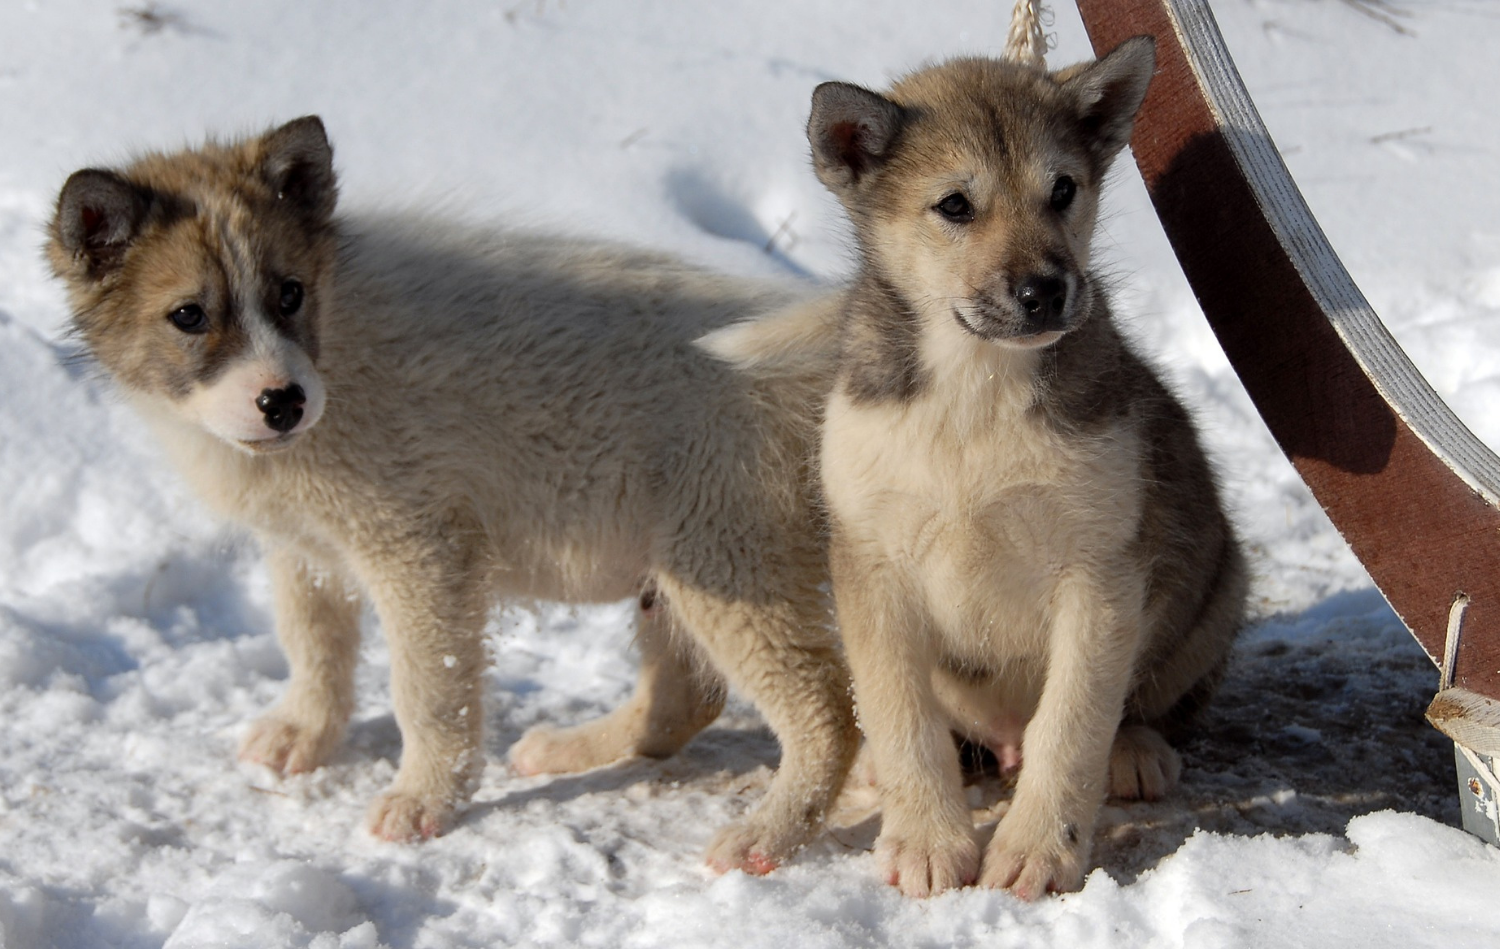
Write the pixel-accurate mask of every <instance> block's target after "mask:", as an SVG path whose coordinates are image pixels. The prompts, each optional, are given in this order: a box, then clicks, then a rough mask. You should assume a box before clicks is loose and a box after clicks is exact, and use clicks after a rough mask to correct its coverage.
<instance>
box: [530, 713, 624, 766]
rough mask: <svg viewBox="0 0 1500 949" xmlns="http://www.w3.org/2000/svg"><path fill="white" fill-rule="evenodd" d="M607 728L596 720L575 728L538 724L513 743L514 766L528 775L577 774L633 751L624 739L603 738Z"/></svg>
mask: <svg viewBox="0 0 1500 949" xmlns="http://www.w3.org/2000/svg"><path fill="white" fill-rule="evenodd" d="M591 726H593V727H591ZM604 731H605V730H604V729H603V728H601V727H599V725H598V723H592V722H591V723H588V724H585V725H580V726H577V727H574V728H554V727H552V726H550V725H536V726H534V727H532V728H530V729H528V730H527V732H526V734H524V735H522V736H521V738H520V740H519V741H517V742H516V743H515V744H514V745H511V747H510V766H511V767H512V768H515V769H516V772H517V773H518V774H522V775H525V776H527V777H530V776H532V775H537V774H573V773H576V772H579V771H588V770H590V769H592V768H598V767H602V766H604V765H607V764H611V763H612V762H615V761H618V760H620V759H621V758H623V757H629V756H630V755H631V753H632V749H630V748H628V747H620V745H621V744H622V743H619V742H614V743H611V742H608V741H602V740H601V739H605V738H608V737H609V736H608V735H607V734H601V732H604Z"/></svg>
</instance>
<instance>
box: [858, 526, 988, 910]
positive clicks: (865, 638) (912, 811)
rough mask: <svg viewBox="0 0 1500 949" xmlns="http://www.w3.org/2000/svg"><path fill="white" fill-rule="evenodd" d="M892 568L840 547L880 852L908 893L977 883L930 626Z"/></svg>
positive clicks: (888, 872) (890, 875) (884, 867)
mask: <svg viewBox="0 0 1500 949" xmlns="http://www.w3.org/2000/svg"><path fill="white" fill-rule="evenodd" d="M890 574H891V571H889V570H880V569H872V568H871V566H870V565H869V564H865V563H860V562H857V558H854V557H851V556H849V555H848V554H847V553H844V552H841V551H840V550H839V549H838V548H837V547H836V548H835V551H834V555H833V582H834V596H835V598H836V600H837V603H838V615H839V626H840V628H841V629H842V630H843V635H844V649H845V652H846V654H847V655H848V658H849V665H850V669H851V670H852V672H853V674H854V699H855V704H856V705H857V706H858V709H859V723H860V727H861V728H862V729H864V733H865V740H866V741H867V742H868V743H869V746H870V750H871V753H872V754H873V756H874V761H875V771H876V774H877V776H878V783H879V786H880V799H881V810H882V815H881V829H880V838H879V840H877V841H876V844H875V853H876V858H877V859H878V860H879V862H880V867H881V872H882V873H884V874H885V877H886V880H887V881H888V882H890V883H892V884H894V885H896V886H899V887H900V888H901V892H903V893H905V894H906V895H908V896H930V895H936V894H938V893H941V892H942V891H943V890H946V889H950V888H952V887H955V886H962V885H964V884H967V883H972V882H973V881H974V878H975V876H976V875H977V872H978V869H979V847H978V845H977V844H976V843H975V841H974V825H973V820H972V819H971V818H970V816H969V809H968V807H967V805H966V803H965V801H964V797H963V778H962V775H961V773H960V771H959V763H958V752H957V750H956V749H955V748H954V745H953V739H952V737H951V736H950V735H949V733H948V721H947V717H946V716H945V715H944V714H943V712H942V710H941V708H940V707H939V705H938V702H937V699H936V696H935V695H934V694H933V690H932V668H933V665H934V663H935V659H936V657H935V655H934V654H933V653H934V648H933V644H932V643H931V641H930V639H929V636H930V634H929V633H928V632H927V630H926V629H925V628H924V624H923V623H922V622H921V621H920V619H919V617H917V616H915V615H913V608H912V607H911V605H910V604H912V603H915V602H916V598H915V597H913V596H902V595H901V594H902V591H901V589H900V583H899V580H898V579H897V578H895V577H893V576H891V575H890Z"/></svg>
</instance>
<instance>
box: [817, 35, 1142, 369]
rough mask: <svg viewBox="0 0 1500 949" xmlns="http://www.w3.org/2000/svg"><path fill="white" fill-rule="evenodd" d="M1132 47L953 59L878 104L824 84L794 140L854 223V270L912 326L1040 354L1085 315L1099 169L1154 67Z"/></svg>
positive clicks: (1137, 41)
mask: <svg viewBox="0 0 1500 949" xmlns="http://www.w3.org/2000/svg"><path fill="white" fill-rule="evenodd" d="M1155 58H1156V57H1155V43H1154V41H1153V40H1152V39H1151V38H1150V37H1136V38H1134V39H1131V40H1127V41H1126V42H1124V43H1122V44H1121V45H1120V46H1119V47H1118V48H1116V49H1115V50H1114V51H1113V52H1111V53H1110V54H1109V55H1108V56H1106V57H1105V58H1103V59H1101V60H1099V61H1098V62H1094V63H1088V64H1084V65H1079V66H1074V67H1070V68H1067V69H1064V70H1061V71H1058V72H1054V73H1047V72H1043V71H1041V70H1039V69H1034V68H1031V67H1029V66H1022V65H1018V64H1016V63H1012V62H1006V61H1001V60H991V59H956V60H952V61H950V62H947V63H943V64H941V65H938V66H934V67H930V68H927V69H923V70H920V71H918V72H916V73H913V74H912V75H910V76H907V77H905V78H904V79H902V80H900V81H899V82H897V83H896V84H895V86H894V87H893V88H892V89H891V91H890V93H889V94H888V95H880V94H878V93H875V92H871V91H869V90H868V89H864V88H861V87H859V86H854V85H850V84H847V83H839V82H829V83H824V84H822V85H820V86H819V87H818V88H817V89H816V90H815V91H814V93H813V103H812V115H811V118H810V119H809V121H808V138H809V139H810V141H811V143H812V151H813V163H814V167H815V168H816V170H817V174H818V177H819V179H820V180H822V182H823V183H824V184H825V185H827V186H828V188H829V189H830V190H831V191H833V193H834V194H835V195H837V196H838V198H839V200H840V201H841V202H842V203H843V204H844V207H845V208H846V209H847V210H848V212H849V216H850V218H851V219H852V220H853V222H854V225H855V228H856V232H857V237H858V240H859V244H860V249H861V252H862V254H863V255H864V258H865V263H866V271H867V273H875V274H880V275H882V277H883V278H884V279H885V280H887V281H889V282H890V284H891V288H890V289H891V290H892V291H893V292H894V293H895V294H896V295H897V296H898V297H900V298H901V302H902V303H903V304H904V306H905V308H906V309H908V310H910V311H911V312H912V313H913V314H914V315H918V316H926V317H939V318H943V319H957V321H958V322H959V324H960V325H962V326H963V327H964V328H965V329H966V330H968V331H969V332H971V333H974V334H975V335H978V336H980V337H983V338H986V339H991V340H995V341H997V342H1002V343H1005V344H1007V345H1012V346H1023V347H1030V346H1041V345H1047V344H1049V343H1051V342H1053V341H1055V340H1056V339H1057V338H1058V337H1059V336H1061V335H1062V334H1063V333H1065V332H1067V331H1069V330H1071V329H1075V328H1076V327H1077V326H1078V325H1080V324H1081V323H1082V322H1083V320H1085V319H1086V318H1087V316H1088V314H1089V311H1090V307H1091V300H1090V294H1091V290H1090V287H1089V283H1088V281H1087V280H1086V279H1085V277H1086V274H1087V271H1088V264H1089V245H1090V240H1091V238H1092V235H1093V232H1094V224H1095V219H1096V214H1097V208H1098V203H1097V202H1098V196H1099V191H1100V188H1101V186H1102V184H1103V181H1104V175H1105V172H1106V171H1107V170H1108V168H1109V164H1110V162H1111V161H1112V160H1113V159H1114V157H1115V155H1116V154H1117V153H1118V152H1119V151H1120V149H1121V148H1122V147H1123V146H1124V145H1125V143H1126V142H1127V141H1128V140H1129V137H1130V130H1131V125H1132V122H1133V119H1134V115H1135V112H1136V110H1137V109H1138V108H1139V107H1140V104H1141V101H1142V99H1143V98H1144V97H1145V94H1146V86H1147V84H1148V83H1149V82H1150V79H1151V73H1152V71H1153V69H1154V68H1155Z"/></svg>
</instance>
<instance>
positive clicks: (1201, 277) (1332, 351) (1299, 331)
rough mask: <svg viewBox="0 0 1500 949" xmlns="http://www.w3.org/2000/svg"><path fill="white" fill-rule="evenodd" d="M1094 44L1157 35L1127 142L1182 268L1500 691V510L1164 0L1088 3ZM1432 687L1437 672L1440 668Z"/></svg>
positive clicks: (1284, 437) (1469, 659)
mask: <svg viewBox="0 0 1500 949" xmlns="http://www.w3.org/2000/svg"><path fill="white" fill-rule="evenodd" d="M1078 8H1079V11H1080V12H1081V13H1082V15H1083V20H1084V23H1085V25H1086V26H1087V28H1088V31H1089V36H1090V39H1091V40H1092V42H1093V45H1094V49H1095V50H1096V51H1097V52H1098V53H1099V54H1100V55H1102V54H1103V53H1105V52H1108V51H1109V50H1111V49H1113V48H1114V47H1115V46H1116V45H1117V44H1118V43H1120V42H1121V41H1122V40H1125V39H1127V38H1129V37H1131V36H1136V35H1140V34H1151V35H1153V36H1155V37H1156V41H1157V48H1156V52H1157V62H1158V72H1157V75H1156V77H1155V79H1154V80H1153V82H1152V85H1151V90H1150V92H1149V93H1148V95H1147V97H1146V102H1145V105H1144V106H1143V107H1142V108H1141V112H1140V114H1139V116H1138V118H1137V120H1136V128H1135V135H1134V137H1133V138H1132V139H1131V148H1132V150H1133V151H1134V153H1135V159H1136V164H1137V165H1138V166H1139V167H1140V170H1141V174H1142V176H1143V177H1144V178H1145V181H1146V187H1147V189H1148V190H1149V192H1150V194H1151V200H1152V202H1153V203H1154V205H1155V207H1156V213H1157V215H1158V217H1160V219H1161V222H1162V226H1163V227H1164V228H1165V229H1166V232H1167V236H1168V238H1169V239H1170V240H1171V242H1172V246H1173V248H1174V249H1175V250H1176V253H1177V258H1178V260H1179V262H1180V263H1181V264H1182V269H1183V272H1184V273H1185V274H1186V275H1187V278H1188V282H1189V283H1190V284H1191V285H1192V288H1193V292H1194V293H1195V294H1196V295H1197V297H1198V301H1199V303H1200V304H1201V305H1202V308H1203V312H1204V314H1205V315H1206V316H1207V318H1208V321H1209V323H1210V325H1211V326H1212V327H1213V330H1214V333H1215V334H1216V335H1217V336H1218V338H1219V342H1220V343H1221V345H1223V347H1224V351H1225V353H1226V355H1227V356H1228V357H1229V361H1230V362H1231V364H1233V366H1234V368H1235V371H1236V372H1237V373H1238V374H1239V377H1240V380H1241V382H1242V383H1243V384H1244V386H1245V388H1246V389H1247V390H1248V391H1249V393H1250V396H1251V398H1252V399H1253V400H1254V402H1255V405H1256V408H1257V409H1258V410H1259V412H1260V414H1261V416H1262V418H1264V420H1265V422H1266V425H1267V426H1268V427H1269V428H1270V429H1271V432H1272V434H1273V435H1275V437H1276V440H1277V442H1278V443H1279V444H1280V445H1281V448H1282V450H1283V451H1284V452H1286V455H1287V457H1288V458H1290V459H1291V461H1292V463H1293V464H1294V465H1295V466H1296V468H1297V471H1298V473H1299V474H1301V476H1302V479H1303V480H1304V481H1306V482H1307V484H1308V487H1310V488H1311V489H1312V492H1313V494H1314V496H1315V497H1316V498H1317V500H1318V503H1319V504H1321V505H1322V506H1323V508H1324V509H1325V510H1326V511H1327V512H1328V516H1329V518H1330V519H1331V520H1332V521H1333V523H1334V526H1335V527H1337V528H1338V530H1339V533H1341V534H1342V535H1343V537H1344V539H1345V540H1346V541H1347V542H1348V543H1349V546H1350V547H1351V548H1353V550H1354V553H1355V555H1356V556H1357V557H1358V558H1359V560H1360V562H1361V563H1362V564H1364V566H1365V569H1366V570H1368V571H1369V573H1370V576H1371V578H1373V579H1374V581H1375V583H1376V585H1377V586H1379V588H1380V590H1381V592H1382V593H1383V594H1384V595H1385V597H1386V599H1387V600H1388V601H1389V602H1390V604H1391V606H1392V607H1393V608H1394V609H1395V610H1396V612H1397V614H1398V615H1399V616H1400V617H1401V620H1402V621H1403V622H1404V623H1405V624H1406V626H1407V628H1408V629H1410V630H1411V632H1412V634H1413V635H1414V636H1415V637H1416V638H1417V640H1418V641H1419V642H1420V643H1421V644H1422V646H1423V647H1424V648H1425V649H1426V650H1427V652H1428V654H1429V655H1431V656H1433V657H1434V658H1435V659H1439V658H1441V656H1442V653H1443V643H1444V637H1445V633H1446V630H1447V624H1448V613H1449V608H1450V606H1451V604H1452V603H1453V600H1454V598H1455V596H1456V595H1457V594H1459V593H1460V592H1463V593H1467V594H1468V595H1469V597H1470V598H1471V604H1470V607H1469V610H1468V614H1467V616H1466V619H1465V622H1464V624H1463V637H1462V640H1461V647H1460V649H1459V652H1458V660H1457V662H1456V663H1455V672H1456V681H1457V683H1458V684H1459V685H1461V686H1463V687H1465V688H1468V689H1470V690H1472V691H1474V692H1478V693H1481V694H1483V695H1488V696H1490V697H1493V698H1500V511H1497V510H1496V509H1495V508H1494V507H1492V506H1491V505H1490V504H1488V503H1487V502H1486V501H1485V500H1484V499H1483V498H1481V497H1480V496H1479V495H1477V494H1476V493H1475V492H1474V491H1473V490H1472V489H1471V488H1470V487H1469V486H1468V485H1466V484H1465V483H1464V482H1463V481H1462V480H1461V479H1460V478H1459V477H1458V476H1457V475H1456V474H1454V472H1453V471H1452V470H1450V469H1449V467H1448V466H1447V465H1445V464H1444V463H1443V461H1442V459H1441V458H1439V457H1438V456H1437V455H1436V454H1434V453H1433V451H1432V450H1430V449H1429V448H1428V447H1427V446H1426V445H1425V444H1423V443H1422V442H1421V440H1420V439H1418V438H1417V436H1416V435H1415V434H1414V433H1413V432H1412V430H1411V429H1410V428H1409V427H1408V426H1407V424H1406V423H1405V422H1404V421H1403V420H1402V419H1401V418H1400V417H1399V416H1398V415H1397V414H1396V413H1395V412H1394V411H1393V410H1392V408H1391V406H1390V405H1388V404H1387V403H1386V401H1385V399H1384V398H1383V397H1382V396H1381V395H1380V393H1379V392H1378V391H1377V390H1376V388H1375V386H1374V385H1373V384H1372V383H1371V381H1370V379H1369V378H1368V377H1367V376H1366V375H1365V373H1364V371H1363V370H1362V369H1361V368H1360V366H1359V365H1358V363H1357V362H1356V361H1355V359H1354V357H1353V356H1352V355H1351V354H1350V352H1349V351H1348V349H1347V348H1346V347H1345V345H1344V343H1343V342H1342V340H1341V339H1340V338H1339V336H1338V335H1337V333H1336V332H1335V331H1334V330H1333V328H1332V326H1331V325H1330V323H1329V321H1328V317H1327V315H1326V314H1325V313H1324V312H1323V311H1322V309H1321V308H1320V307H1319V305H1318V303H1317V302H1316V300H1315V298H1314V296H1313V294H1312V293H1311V292H1310V291H1309V289H1308V287H1307V286H1306V284H1305V283H1304V281H1303V279H1302V277H1301V275H1299V273H1298V272H1297V270H1296V268H1295V267H1294V266H1293V265H1292V263H1291V262H1290V260H1289V259H1288V258H1287V256H1286V254H1285V252H1284V251H1283V249H1282V247H1281V245H1280V243H1279V242H1278V241H1277V239H1276V236H1275V232H1274V231H1273V229H1272V227H1271V226H1270V224H1269V223H1268V222H1267V221H1266V218H1265V216H1264V213H1263V212H1262V210H1261V208H1260V206H1259V205H1258V204H1257V202H1256V200H1255V197H1254V192H1253V191H1252V190H1251V188H1250V186H1249V185H1248V184H1247V182H1246V180H1245V178H1244V175H1243V173H1242V171H1241V170H1240V167H1239V165H1238V164H1237V162H1236V161H1235V159H1234V157H1233V153H1232V151H1231V150H1230V147H1229V144H1228V143H1227V142H1226V140H1225V138H1224V135H1223V134H1222V132H1221V131H1220V130H1219V128H1218V126H1217V124H1216V123H1215V121H1214V115H1213V112H1212V110H1211V108H1210V106H1209V104H1208V102H1207V101H1206V100H1205V98H1204V96H1203V93H1202V90H1201V89H1200V87H1199V84H1198V81H1197V79H1196V78H1195V76H1194V73H1193V70H1192V68H1191V67H1190V65H1189V59H1188V57H1187V55H1186V53H1185V51H1184V49H1183V47H1182V45H1181V43H1180V40H1179V38H1178V36H1177V35H1176V33H1175V31H1174V30H1173V29H1172V25H1171V20H1170V18H1169V14H1168V12H1167V7H1166V4H1165V2H1164V0H1078ZM1434 683H1436V678H1434Z"/></svg>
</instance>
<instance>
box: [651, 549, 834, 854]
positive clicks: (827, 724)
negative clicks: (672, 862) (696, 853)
mask: <svg viewBox="0 0 1500 949" xmlns="http://www.w3.org/2000/svg"><path fill="white" fill-rule="evenodd" d="M661 582H662V588H663V590H664V591H665V592H666V594H667V600H668V602H670V603H671V604H672V608H673V610H674V611H676V613H677V615H678V616H679V617H680V618H681V620H682V622H683V623H684V625H686V626H687V627H688V628H689V629H690V630H691V631H692V632H693V633H694V635H695V636H697V637H698V640H699V642H700V643H702V644H703V646H704V648H705V650H706V651H707V652H708V655H709V658H710V659H711V660H712V661H713V663H714V664H715V665H716V666H717V667H718V668H719V669H720V670H722V671H723V672H724V674H725V675H726V676H727V677H728V678H729V680H730V682H731V683H732V684H733V685H734V686H735V687H736V688H738V689H740V690H741V691H742V692H743V693H744V694H745V695H746V696H747V697H748V698H749V699H750V700H751V701H752V702H754V703H755V706H756V708H757V709H759V710H760V712H761V714H762V715H764V716H765V718H766V722H767V723H768V724H769V725H770V726H771V730H772V731H773V732H775V733H776V738H777V740H778V741H779V742H780V743H781V763H780V766H779V767H778V768H777V770H776V776H775V778H774V779H773V780H772V782H771V787H770V789H769V790H767V792H766V795H765V797H764V798H762V799H761V802H760V805H759V806H758V807H756V808H755V810H754V811H752V812H751V813H750V814H748V815H746V816H745V817H743V818H741V819H740V820H738V821H736V822H734V823H733V824H730V825H729V826H728V827H726V828H724V829H723V830H722V831H720V832H719V834H718V835H717V836H716V837H715V838H714V840H713V842H712V843H710V844H709V847H708V853H707V861H708V864H709V866H711V867H712V868H713V869H715V870H718V871H720V872H727V871H729V870H743V871H745V872H746V873H752V874H764V873H769V872H770V871H772V870H774V869H775V868H776V867H777V866H779V865H780V864H781V862H782V861H783V860H785V859H786V858H787V857H789V856H790V855H791V854H792V853H793V852H795V851H796V850H797V848H799V847H801V846H802V845H803V844H804V843H806V842H807V840H808V839H809V838H810V837H811V836H812V835H813V834H814V833H816V832H817V830H818V828H819V827H820V826H821V825H822V822H823V818H824V816H825V815H826V814H827V812H828V809H829V807H830V806H832V804H833V800H834V798H835V797H837V796H838V793H839V791H840V790H841V789H842V788H843V785H844V778H845V776H846V775H847V774H848V772H849V765H850V764H851V763H852V762H853V760H854V754H855V751H856V750H857V748H858V741H859V732H858V729H857V728H856V726H855V723H854V711H853V708H852V706H851V703H850V701H849V678H848V673H847V671H846V670H845V667H844V663H843V660H842V659H841V658H840V656H839V653H838V650H837V649H836V648H835V644H834V641H833V638H832V636H831V634H830V633H829V632H828V631H827V629H826V626H827V620H826V609H823V608H821V607H819V606H814V605H813V604H811V603H805V604H796V603H795V602H794V600H795V598H789V599H786V600H775V601H769V602H747V601H746V600H743V599H731V598H727V597H722V596H719V595H716V594H714V593H710V592H708V591H705V590H702V589H698V588H695V587H693V586H689V585H687V584H686V583H684V582H681V581H679V580H677V579H675V578H672V577H670V576H663V577H662V580H661ZM820 614H821V615H820Z"/></svg>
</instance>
